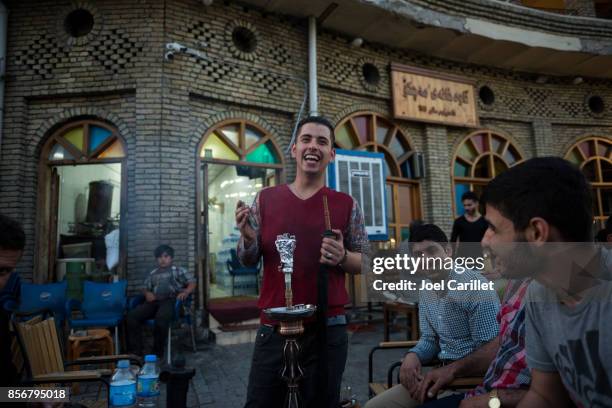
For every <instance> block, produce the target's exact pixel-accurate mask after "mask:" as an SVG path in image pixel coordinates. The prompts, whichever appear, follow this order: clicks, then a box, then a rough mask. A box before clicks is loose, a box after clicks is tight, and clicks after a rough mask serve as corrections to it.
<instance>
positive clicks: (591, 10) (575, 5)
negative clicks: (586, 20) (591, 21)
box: [565, 0, 596, 17]
mask: <svg viewBox="0 0 612 408" xmlns="http://www.w3.org/2000/svg"><path fill="white" fill-rule="evenodd" d="M565 8H566V9H568V10H569V11H572V14H575V15H577V16H581V17H595V16H596V14H595V1H594V0H565Z"/></svg>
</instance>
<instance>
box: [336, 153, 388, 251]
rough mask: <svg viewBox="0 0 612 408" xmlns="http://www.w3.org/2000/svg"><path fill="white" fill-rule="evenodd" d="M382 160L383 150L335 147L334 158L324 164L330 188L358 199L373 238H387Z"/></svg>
mask: <svg viewBox="0 0 612 408" xmlns="http://www.w3.org/2000/svg"><path fill="white" fill-rule="evenodd" d="M384 160H385V156H384V155H383V154H382V153H372V152H360V151H353V150H342V149H336V158H335V160H334V162H332V163H330V164H329V166H328V168H327V181H328V185H329V188H332V189H334V190H336V191H341V192H343V193H346V194H348V195H350V196H351V197H353V198H354V199H355V200H357V202H358V203H359V206H360V207H361V210H362V211H363V216H364V219H365V226H366V232H367V234H368V238H369V239H370V240H372V241H386V240H388V239H389V231H388V229H387V206H386V202H385V200H386V194H385V178H386V174H385V162H384Z"/></svg>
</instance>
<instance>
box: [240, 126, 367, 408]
mask: <svg viewBox="0 0 612 408" xmlns="http://www.w3.org/2000/svg"><path fill="white" fill-rule="evenodd" d="M333 132H334V130H333V126H332V125H331V123H330V122H329V121H328V120H327V119H325V118H323V117H316V116H311V117H308V118H305V119H303V120H302V121H301V122H300V123H299V124H298V131H297V137H296V141H295V143H294V144H293V145H292V146H291V156H292V157H293V158H294V159H295V160H296V165H297V166H296V177H295V181H294V182H293V183H291V184H283V185H280V186H276V187H271V188H267V189H264V190H262V191H261V192H260V193H259V194H258V195H257V196H256V197H255V200H254V203H253V205H252V206H251V207H247V206H246V205H244V203H242V202H239V203H238V206H237V208H236V224H237V225H238V227H239V228H240V232H241V239H240V242H239V244H238V256H239V258H240V260H241V262H242V263H243V264H245V265H254V264H256V263H257V262H258V260H259V258H260V257H263V260H264V273H263V285H262V289H261V294H260V297H259V301H258V307H259V308H260V309H261V310H263V309H266V308H270V307H279V306H285V305H286V301H285V283H284V276H283V274H282V273H281V272H280V269H279V266H280V257H279V254H278V251H277V250H276V245H275V240H276V237H277V236H278V235H281V234H284V233H289V234H291V235H294V236H295V239H296V247H295V252H294V264H293V274H292V289H293V303H294V304H300V303H305V304H308V303H310V304H317V279H318V274H319V270H320V264H323V265H326V266H327V267H328V269H329V273H328V280H327V286H328V296H327V304H328V309H327V322H326V323H327V347H326V351H327V359H326V360H327V361H326V364H322V367H325V365H327V378H328V381H327V384H326V385H327V395H326V396H325V398H324V400H325V403H324V404H325V405H324V406H325V407H330V408H332V407H333V408H336V407H337V406H338V399H339V395H340V385H341V382H342V374H343V372H344V366H345V363H346V356H347V349H348V336H347V332H346V317H345V315H344V305H345V304H347V303H348V295H347V293H346V289H345V282H344V274H345V273H359V271H360V269H361V251H362V247H363V246H364V244H365V242H366V240H367V236H366V233H365V227H364V223H363V215H362V213H361V210H360V209H359V206H358V205H357V203H356V201H355V200H354V199H353V198H352V197H350V196H348V195H346V194H344V193H340V192H337V191H334V190H331V189H329V188H327V187H325V170H326V168H327V165H328V164H329V162H330V161H332V160H333V159H334V156H335V150H334V133H333ZM324 200H327V207H328V211H329V217H328V218H329V220H330V221H331V228H332V231H333V232H334V233H335V234H336V235H337V238H330V237H325V238H322V234H323V232H324V231H325V230H326V229H327V226H326V216H325V213H326V211H325V208H324V205H323V202H324ZM261 323H262V325H261V327H260V328H259V330H258V332H257V338H256V341H255V348H254V351H253V360H252V363H251V373H250V375H249V385H248V390H247V401H246V405H245V407H248V408H253V407H262V408H264V407H265V408H275V407H282V406H283V402H284V399H285V395H286V383H285V382H284V381H283V380H282V379H281V378H280V375H279V372H280V370H281V369H282V366H283V361H282V356H283V345H284V338H283V337H282V336H281V335H280V334H279V332H278V322H274V321H269V320H268V319H267V318H266V317H265V316H264V315H263V313H262V315H261ZM323 327H325V325H324V326H323ZM318 331H319V330H317V326H316V325H315V324H314V322H309V321H307V322H305V332H304V334H303V335H302V337H301V338H300V341H299V344H300V362H301V365H302V368H303V370H304V378H303V379H302V380H301V382H300V391H301V396H302V399H303V402H304V406H305V407H313V406H315V404H317V403H318V405H317V406H318V407H320V403H321V400H319V401H317V398H316V395H317V394H320V392H321V390H320V389H318V388H317V387H318V385H317V381H316V375H317V367H318V366H319V353H317V335H318ZM320 408H323V407H320Z"/></svg>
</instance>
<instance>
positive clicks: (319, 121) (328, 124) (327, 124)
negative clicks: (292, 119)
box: [296, 116, 336, 147]
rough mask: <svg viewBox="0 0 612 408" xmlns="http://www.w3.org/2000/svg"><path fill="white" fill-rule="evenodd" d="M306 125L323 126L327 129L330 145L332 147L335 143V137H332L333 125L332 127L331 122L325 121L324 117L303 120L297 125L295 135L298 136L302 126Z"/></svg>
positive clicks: (310, 117)
mask: <svg viewBox="0 0 612 408" xmlns="http://www.w3.org/2000/svg"><path fill="white" fill-rule="evenodd" d="M307 123H316V124H318V125H323V126H325V127H326V128H328V129H329V137H330V139H331V145H332V147H334V143H336V137H335V136H334V125H332V123H331V121H330V120H329V119H327V118H326V117H325V116H307V117H305V118H304V119H302V120H300V122H299V123H298V125H297V132H296V137H297V135H299V134H300V130H302V126H304V125H305V124H307Z"/></svg>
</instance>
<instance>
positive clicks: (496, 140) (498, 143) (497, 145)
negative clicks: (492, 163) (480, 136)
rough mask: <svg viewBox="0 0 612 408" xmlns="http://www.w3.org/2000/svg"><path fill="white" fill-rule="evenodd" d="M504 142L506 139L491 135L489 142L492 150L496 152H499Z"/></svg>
mask: <svg viewBox="0 0 612 408" xmlns="http://www.w3.org/2000/svg"><path fill="white" fill-rule="evenodd" d="M505 142H506V141H505V140H504V139H502V138H501V137H499V136H493V137H491V143H492V144H493V149H492V150H493V151H494V152H496V153H498V154H501V152H502V149H503V148H504V143H505Z"/></svg>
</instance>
